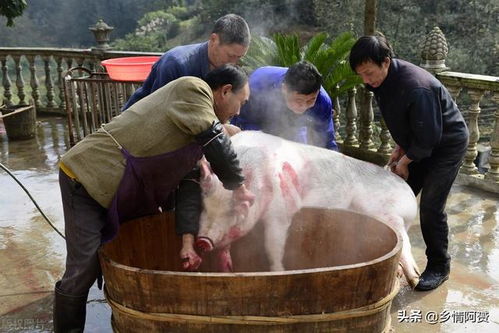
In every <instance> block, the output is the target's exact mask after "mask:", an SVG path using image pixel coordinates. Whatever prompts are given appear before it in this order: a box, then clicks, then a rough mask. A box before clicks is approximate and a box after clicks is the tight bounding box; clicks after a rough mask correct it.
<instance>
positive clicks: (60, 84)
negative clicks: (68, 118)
mask: <svg viewBox="0 0 499 333" xmlns="http://www.w3.org/2000/svg"><path fill="white" fill-rule="evenodd" d="M55 63H56V65H57V86H58V87H59V98H60V101H59V108H60V109H61V110H64V107H65V105H66V102H65V100H64V78H63V77H62V76H63V72H64V68H63V67H62V66H63V65H62V64H63V58H62V57H55Z"/></svg>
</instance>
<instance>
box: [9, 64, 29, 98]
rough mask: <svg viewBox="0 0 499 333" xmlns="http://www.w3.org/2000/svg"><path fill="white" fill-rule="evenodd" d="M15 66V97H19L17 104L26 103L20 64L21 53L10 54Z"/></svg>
mask: <svg viewBox="0 0 499 333" xmlns="http://www.w3.org/2000/svg"><path fill="white" fill-rule="evenodd" d="M12 58H13V59H14V63H15V68H16V87H17V97H19V105H24V104H26V94H25V93H24V78H23V75H22V74H23V69H22V66H21V55H15V56H12Z"/></svg>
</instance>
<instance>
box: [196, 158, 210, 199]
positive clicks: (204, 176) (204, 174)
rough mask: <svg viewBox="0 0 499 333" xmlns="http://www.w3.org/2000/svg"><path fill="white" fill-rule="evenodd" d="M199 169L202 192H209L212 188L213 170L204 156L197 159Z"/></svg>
mask: <svg viewBox="0 0 499 333" xmlns="http://www.w3.org/2000/svg"><path fill="white" fill-rule="evenodd" d="M199 169H200V171H201V178H200V183H201V189H202V190H203V192H204V193H209V192H210V191H211V189H212V188H213V186H212V184H213V172H212V171H211V168H210V163H209V162H208V161H207V160H206V158H204V157H203V158H202V159H201V160H200V161H199Z"/></svg>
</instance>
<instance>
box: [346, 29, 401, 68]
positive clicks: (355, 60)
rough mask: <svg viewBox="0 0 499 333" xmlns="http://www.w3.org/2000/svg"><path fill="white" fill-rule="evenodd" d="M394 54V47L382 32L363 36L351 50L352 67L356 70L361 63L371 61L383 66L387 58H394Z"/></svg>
mask: <svg viewBox="0 0 499 333" xmlns="http://www.w3.org/2000/svg"><path fill="white" fill-rule="evenodd" d="M394 56H395V55H394V53H393V49H392V47H391V46H390V44H389V43H388V41H387V40H386V38H385V36H383V35H382V34H379V33H378V34H377V35H374V36H363V37H360V38H359V39H358V40H357V41H356V42H355V44H354V45H353V46H352V49H351V50H350V58H349V61H350V67H351V68H352V70H353V71H354V72H355V69H356V68H357V67H358V66H359V65H362V64H363V63H365V62H369V61H372V62H374V63H375V64H377V65H378V66H381V64H382V63H383V62H384V61H385V59H386V58H390V59H392V58H393V57H394Z"/></svg>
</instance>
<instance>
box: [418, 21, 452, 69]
mask: <svg viewBox="0 0 499 333" xmlns="http://www.w3.org/2000/svg"><path fill="white" fill-rule="evenodd" d="M421 49H422V50H421V59H422V61H421V65H420V66H421V67H423V68H424V69H426V70H427V71H429V72H432V73H438V72H442V71H444V70H448V69H449V68H448V67H446V66H445V58H446V57H447V53H448V52H449V48H448V46H447V40H446V39H445V36H444V34H443V32H442V30H440V28H439V27H434V28H433V29H432V30H431V31H430V33H429V34H428V35H426V38H425V40H424V42H423V43H422V45H421Z"/></svg>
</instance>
